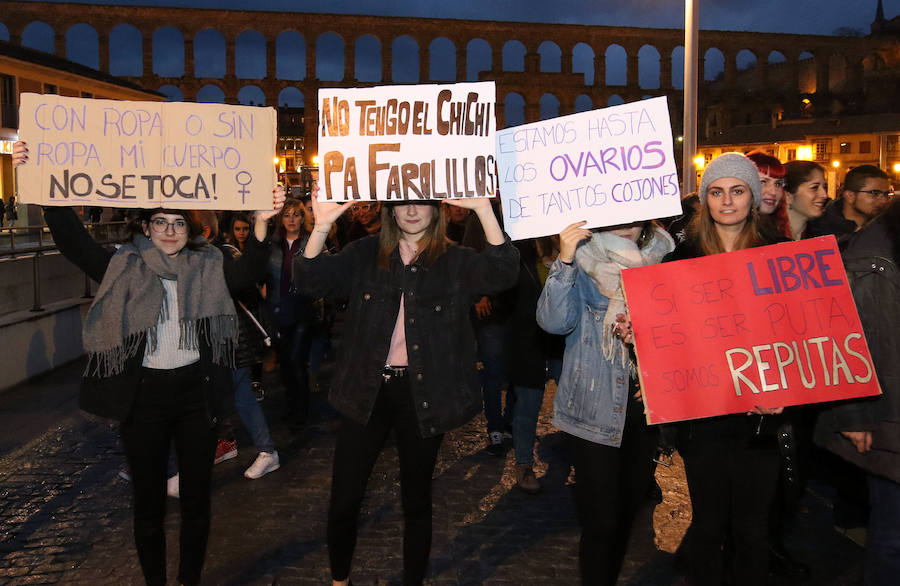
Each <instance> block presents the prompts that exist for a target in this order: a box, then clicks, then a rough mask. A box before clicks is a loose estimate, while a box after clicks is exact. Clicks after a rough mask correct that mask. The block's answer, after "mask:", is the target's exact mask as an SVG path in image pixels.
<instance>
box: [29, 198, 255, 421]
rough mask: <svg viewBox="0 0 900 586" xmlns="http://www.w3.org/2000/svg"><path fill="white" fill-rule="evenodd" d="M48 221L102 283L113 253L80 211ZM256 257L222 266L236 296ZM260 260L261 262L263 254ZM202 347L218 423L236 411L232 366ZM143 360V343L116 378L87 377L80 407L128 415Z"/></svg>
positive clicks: (57, 212) (51, 214)
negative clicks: (217, 360)
mask: <svg viewBox="0 0 900 586" xmlns="http://www.w3.org/2000/svg"><path fill="white" fill-rule="evenodd" d="M44 219H45V220H46V221H47V226H49V227H50V231H51V233H52V234H53V239H54V241H55V242H56V246H57V247H58V248H59V251H60V252H61V253H62V254H63V256H65V257H66V258H67V259H68V260H69V261H70V262H71V263H72V264H74V265H75V266H77V267H78V268H79V269H81V270H82V271H84V272H85V273H87V275H88V276H89V277H90V278H92V279H93V280H94V281H96V282H98V283H99V282H100V281H102V280H103V275H104V274H105V273H106V267H107V266H108V265H109V261H110V259H111V258H112V256H113V252H112V251H111V250H108V249H106V248H104V247H102V246H100V245H99V244H97V242H96V241H95V240H94V239H93V238H91V236H90V234H88V233H87V230H85V229H84V225H83V224H82V223H81V220H79V219H78V216H77V215H76V214H75V211H74V210H72V208H65V207H47V208H44ZM250 241H255V238H253V237H251V238H250ZM254 247H255V248H260V249H262V257H261V258H263V259H264V258H265V248H264V247H263V245H262V244H261V243H258V242H257V243H255V245H254ZM254 258H257V256H256V255H254V254H248V255H244V256H242V257H241V259H242V261H241V262H238V261H234V262H231V263H225V264H224V265H223V267H224V272H225V282H226V283H227V284H228V290H229V292H230V293H232V295H233V294H234V293H235V292H237V291H241V290H242V289H244V288H246V287H247V286H249V285H251V284H253V283H254V282H253V280H252V273H251V271H248V270H246V269H245V267H246V266H248V265H249V263H252V262H254V260H253V259H254ZM244 259H246V260H244ZM256 262H258V263H259V262H260V261H259V259H258V258H257V260H256ZM199 350H200V369H201V373H202V374H201V376H202V380H203V392H204V396H205V397H206V402H207V416H208V418H209V422H210V424H213V425H214V424H215V423H217V422H218V420H219V419H221V418H222V417H224V416H226V415H228V414H230V413H231V412H232V411H233V406H234V393H233V392H232V387H231V369H229V368H228V367H225V366H220V365H218V364H215V363H213V361H212V349H211V347H210V345H209V343H208V342H207V341H205V340H204V339H203V336H200V348H199ZM143 359H144V347H143V345H142V346H141V348H140V349H138V351H137V353H136V354H135V355H134V356H132V357H131V358H130V359H128V361H127V362H126V364H125V368H124V369H123V371H122V373H121V374H118V375H114V376H111V377H100V376H97V375H92V376H85V377H84V379H83V380H82V384H81V391H80V393H79V397H78V405H79V406H80V407H81V408H82V409H83V410H85V411H87V412H88V413H92V414H94V415H99V416H100V417H108V418H111V419H116V420H118V421H125V420H126V419H128V416H129V415H130V413H131V408H132V405H133V404H134V398H135V396H136V394H137V389H138V385H140V382H141V376H142V368H141V363H142V362H143Z"/></svg>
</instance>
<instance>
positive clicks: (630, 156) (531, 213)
mask: <svg viewBox="0 0 900 586" xmlns="http://www.w3.org/2000/svg"><path fill="white" fill-rule="evenodd" d="M666 104H667V102H666V98H665V97H661V98H653V99H649V100H643V101H641V102H634V103H631V104H623V105H620V106H613V107H610V108H604V109H602V110H592V111H590V112H582V113H580V114H572V115H570V116H562V117H559V118H553V119H552V120H544V121H542V122H535V123H533V124H525V125H523V126H516V127H513V128H507V129H505V130H501V131H499V132H497V162H498V174H499V179H500V197H501V199H502V201H503V226H504V228H505V230H506V232H507V233H508V234H509V236H510V238H512V239H513V240H521V239H523V238H536V237H538V236H547V235H550V234H559V233H560V232H561V231H562V229H563V228H565V227H566V226H568V225H569V224H572V223H574V222H578V221H581V220H585V221H587V225H586V227H587V228H595V227H598V226H614V225H616V224H627V223H630V222H636V221H639V220H650V219H653V218H664V217H669V216H679V215H681V190H680V188H679V186H678V172H677V171H676V169H675V159H674V156H673V153H672V129H671V126H670V124H669V109H668V106H667V105H666Z"/></svg>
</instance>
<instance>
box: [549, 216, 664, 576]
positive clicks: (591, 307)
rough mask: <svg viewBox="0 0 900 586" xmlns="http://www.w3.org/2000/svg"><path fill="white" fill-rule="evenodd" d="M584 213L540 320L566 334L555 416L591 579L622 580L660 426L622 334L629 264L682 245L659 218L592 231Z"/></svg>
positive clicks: (571, 231) (566, 239)
mask: <svg viewBox="0 0 900 586" xmlns="http://www.w3.org/2000/svg"><path fill="white" fill-rule="evenodd" d="M584 225H585V222H576V223H574V224H571V225H569V226H567V227H566V228H565V229H564V230H563V231H562V232H560V235H559V243H560V244H559V248H560V250H559V257H558V258H557V259H556V261H555V262H554V263H553V265H552V266H551V268H550V275H549V276H548V277H547V283H546V285H545V286H544V290H543V292H542V293H541V297H540V299H539V301H538V308H537V321H538V323H539V324H540V326H541V327H542V328H544V329H545V330H546V331H548V332H550V333H552V334H559V335H565V336H566V349H565V356H564V358H563V369H562V375H561V378H560V381H559V387H558V388H557V391H556V396H555V397H554V401H553V424H554V425H555V426H556V427H557V428H558V429H560V430H561V431H562V432H563V433H564V434H565V437H566V440H567V444H568V448H569V451H570V454H571V458H572V462H573V464H574V466H575V502H576V505H577V507H578V519H579V522H580V524H581V541H580V545H579V552H578V561H579V565H580V569H581V580H582V583H584V584H591V585H594V584H604V585H612V584H615V583H616V579H617V577H618V574H619V570H620V568H621V566H622V560H623V559H624V558H625V549H626V547H627V544H628V537H629V535H630V532H631V525H632V522H633V521H634V516H635V515H636V513H637V510H638V508H639V505H640V503H641V502H642V501H643V499H644V497H645V495H646V494H647V492H648V490H649V487H650V486H651V482H652V470H653V456H654V454H655V453H656V446H657V440H658V433H657V430H656V428H649V427H648V426H647V425H646V423H645V421H644V415H643V411H644V409H643V403H642V402H641V400H640V392H639V390H638V387H637V370H636V367H635V364H634V358H633V355H632V353H631V352H630V350H629V348H628V347H627V346H626V344H625V342H630V334H629V335H628V336H626V337H627V340H623V339H620V338H617V337H616V334H615V332H616V328H615V326H616V317H617V315H620V314H622V315H624V313H625V311H626V308H625V298H624V293H623V290H622V277H621V271H622V269H624V268H630V267H639V266H645V265H650V264H655V263H658V262H660V261H661V260H662V258H663V256H665V254H666V253H668V252H671V251H672V250H673V248H674V247H675V244H674V242H673V241H672V238H671V237H670V236H669V234H668V233H667V232H666V231H665V230H663V229H662V228H658V227H656V226H655V225H654V224H653V223H652V222H637V223H633V224H626V225H623V226H616V227H613V228H607V229H603V230H596V231H591V230H587V229H585V228H584V227H583V226H584Z"/></svg>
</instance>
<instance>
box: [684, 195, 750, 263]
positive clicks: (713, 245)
mask: <svg viewBox="0 0 900 586" xmlns="http://www.w3.org/2000/svg"><path fill="white" fill-rule="evenodd" d="M708 202H709V199H708V198H703V203H702V204H701V205H700V209H699V210H697V213H696V214H694V217H693V218H691V223H690V224H689V225H688V237H689V238H690V239H692V240H693V241H694V242H695V243H696V244H697V246H698V247H699V248H700V250H701V251H703V254H704V255H707V256H708V255H710V254H719V253H720V252H725V245H724V244H723V243H722V239H721V238H719V233H718V232H717V231H716V223H715V221H714V220H713V219H712V215H711V214H710V213H709V203H708ZM762 243H763V238H762V236H761V235H760V233H759V209H758V208H757V207H756V206H755V205H751V206H750V211H749V212H747V220H746V221H745V222H744V228H743V229H742V230H741V233H740V234H739V235H738V238H737V240H736V241H735V243H734V250H743V249H745V248H753V247H754V246H759V245H761V244H762Z"/></svg>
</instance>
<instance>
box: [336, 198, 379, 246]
mask: <svg viewBox="0 0 900 586" xmlns="http://www.w3.org/2000/svg"><path fill="white" fill-rule="evenodd" d="M353 207H354V209H355V212H356V219H355V220H354V221H353V222H352V223H351V224H350V226H349V227H348V228H347V241H346V242H344V245H347V244H349V243H350V242H353V241H354V240H359V239H360V238H365V237H366V236H374V235H375V234H378V231H379V230H381V202H380V201H364V202H360V203H357V204H356V205H354V206H353Z"/></svg>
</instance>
